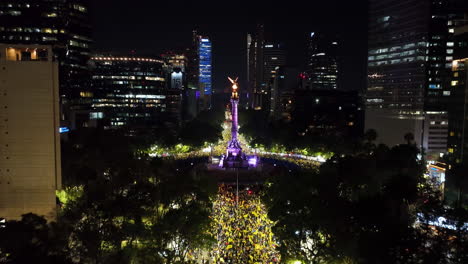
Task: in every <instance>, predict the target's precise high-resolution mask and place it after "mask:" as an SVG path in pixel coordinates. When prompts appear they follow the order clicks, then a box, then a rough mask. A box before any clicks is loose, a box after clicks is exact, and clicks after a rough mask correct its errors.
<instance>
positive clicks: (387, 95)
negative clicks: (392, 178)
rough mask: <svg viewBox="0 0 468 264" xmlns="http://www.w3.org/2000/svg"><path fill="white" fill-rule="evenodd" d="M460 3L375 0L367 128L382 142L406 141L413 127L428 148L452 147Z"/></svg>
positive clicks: (443, 149) (372, 3)
mask: <svg viewBox="0 0 468 264" xmlns="http://www.w3.org/2000/svg"><path fill="white" fill-rule="evenodd" d="M456 4H457V1H451V0H444V1H430V0H424V1H420V0H411V1H403V2H402V1H395V0H383V1H382V0H372V1H370V15H369V19H370V20H369V42H368V44H369V50H368V87H367V92H366V129H369V128H373V129H376V130H377V134H378V140H377V141H378V142H379V143H385V144H387V145H390V146H392V145H396V144H400V143H403V142H404V138H403V137H404V135H405V134H406V133H408V132H410V133H413V134H414V136H415V141H416V144H417V145H418V146H420V147H421V148H424V149H425V151H426V153H429V154H431V153H432V154H433V155H436V156H438V155H439V154H440V153H445V152H446V151H447V134H446V132H447V131H448V130H447V129H448V112H447V103H448V96H449V95H450V92H449V78H450V77H449V76H450V68H451V63H452V60H453V44H454V43H453V23H454V21H455V20H456V19H457V18H459V16H460V15H461V13H462V12H460V11H461V10H460V9H458V8H457V7H456ZM444 133H445V136H444ZM444 137H445V138H444Z"/></svg>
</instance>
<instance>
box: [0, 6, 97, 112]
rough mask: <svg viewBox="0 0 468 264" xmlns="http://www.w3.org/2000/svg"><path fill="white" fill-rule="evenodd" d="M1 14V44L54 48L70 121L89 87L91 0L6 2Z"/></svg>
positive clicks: (1, 7) (63, 106)
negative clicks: (49, 46) (72, 111)
mask: <svg viewBox="0 0 468 264" xmlns="http://www.w3.org/2000/svg"><path fill="white" fill-rule="evenodd" d="M0 14H1V15H0V42H3V43H9V44H26V45H30V44H39V45H52V46H53V51H54V56H55V57H56V58H57V60H58V61H59V79H60V98H61V119H62V120H68V119H70V115H72V113H70V110H72V109H76V108H80V107H79V106H80V105H81V102H80V93H81V92H82V91H83V90H84V89H87V88H88V87H89V71H88V68H87V62H88V60H89V57H90V45H91V44H92V40H91V37H92V33H91V26H90V22H89V21H90V20H91V19H90V15H89V2H88V0H47V1H46V0H33V1H16V0H5V1H1V2H0Z"/></svg>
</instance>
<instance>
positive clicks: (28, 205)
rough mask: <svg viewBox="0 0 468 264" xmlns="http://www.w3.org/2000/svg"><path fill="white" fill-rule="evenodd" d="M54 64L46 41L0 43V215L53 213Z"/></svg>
mask: <svg viewBox="0 0 468 264" xmlns="http://www.w3.org/2000/svg"><path fill="white" fill-rule="evenodd" d="M58 75H59V69H58V63H57V61H55V60H54V56H53V52H52V48H51V46H40V45H14V44H0V83H1V84H2V85H0V107H1V109H2V110H1V111H0V143H1V147H0V217H2V218H6V219H20V218H21V215H22V214H26V213H30V212H32V213H35V214H38V215H43V216H45V217H46V218H47V219H48V220H53V219H55V217H56V198H55V191H56V190H57V189H60V188H61V165H60V164H61V163H60V135H59V131H60V122H59V78H58Z"/></svg>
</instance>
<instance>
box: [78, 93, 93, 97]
mask: <svg viewBox="0 0 468 264" xmlns="http://www.w3.org/2000/svg"><path fill="white" fill-rule="evenodd" d="M80 96H81V97H93V93H92V92H80Z"/></svg>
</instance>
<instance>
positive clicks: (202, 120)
mask: <svg viewBox="0 0 468 264" xmlns="http://www.w3.org/2000/svg"><path fill="white" fill-rule="evenodd" d="M223 121H224V113H223V111H221V110H207V111H203V112H201V113H200V114H199V115H198V116H197V117H196V118H195V119H193V120H191V121H189V122H187V123H186V124H184V125H183V127H182V129H181V130H180V133H179V137H180V140H181V143H182V144H184V145H189V146H191V147H193V148H200V147H202V146H204V145H205V143H217V142H218V141H219V140H220V139H222V127H221V124H222V122H223Z"/></svg>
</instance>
